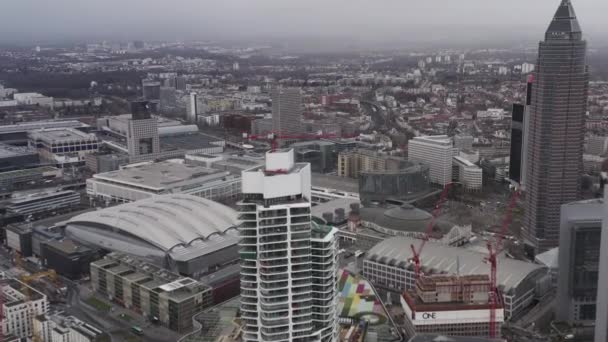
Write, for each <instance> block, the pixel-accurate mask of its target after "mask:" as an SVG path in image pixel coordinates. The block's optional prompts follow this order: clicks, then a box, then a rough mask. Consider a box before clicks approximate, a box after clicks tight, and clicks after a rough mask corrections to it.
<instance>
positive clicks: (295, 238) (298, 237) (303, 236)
mask: <svg viewBox="0 0 608 342" xmlns="http://www.w3.org/2000/svg"><path fill="white" fill-rule="evenodd" d="M298 240H306V241H310V233H309V232H302V233H293V232H292V233H291V241H298Z"/></svg>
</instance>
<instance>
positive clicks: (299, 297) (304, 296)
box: [291, 292, 312, 302]
mask: <svg viewBox="0 0 608 342" xmlns="http://www.w3.org/2000/svg"><path fill="white" fill-rule="evenodd" d="M291 300H292V301H293V302H304V301H309V300H312V295H311V294H310V292H308V293H303V294H299V295H293V296H291Z"/></svg>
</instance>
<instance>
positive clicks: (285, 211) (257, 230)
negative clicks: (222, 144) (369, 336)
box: [239, 150, 338, 342]
mask: <svg viewBox="0 0 608 342" xmlns="http://www.w3.org/2000/svg"><path fill="white" fill-rule="evenodd" d="M243 194H244V199H243V200H242V201H241V202H240V209H239V210H240V211H241V215H240V219H241V220H242V221H243V223H242V225H241V227H240V228H239V230H240V235H241V243H240V250H239V253H240V256H241V313H242V314H241V320H242V322H243V341H285V342H287V341H289V342H291V341H294V342H304V341H311V340H314V341H337V340H338V336H337V311H336V305H337V284H336V254H335V253H336V252H335V251H336V238H335V233H336V229H335V228H330V227H321V226H317V225H315V224H313V222H312V220H311V174H310V165H309V164H305V163H295V161H294V153H293V150H278V151H274V152H268V153H267V154H266V163H265V165H264V166H261V167H257V168H254V169H251V170H248V171H244V172H243Z"/></svg>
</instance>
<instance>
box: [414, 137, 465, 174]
mask: <svg viewBox="0 0 608 342" xmlns="http://www.w3.org/2000/svg"><path fill="white" fill-rule="evenodd" d="M452 145H453V143H452V139H451V138H450V137H448V136H447V135H434V136H424V137H415V138H414V139H411V140H410V141H409V142H408V158H409V159H410V160H412V161H418V162H422V163H425V164H427V165H429V167H430V173H429V176H430V181H431V183H435V184H439V185H442V186H443V185H446V184H448V183H451V182H452V157H453V156H454V147H453V146H452Z"/></svg>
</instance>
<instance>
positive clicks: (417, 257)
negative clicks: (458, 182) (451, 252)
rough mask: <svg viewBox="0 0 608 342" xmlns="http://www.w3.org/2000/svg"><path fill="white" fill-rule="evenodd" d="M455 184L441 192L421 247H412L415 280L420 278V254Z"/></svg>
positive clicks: (447, 185)
mask: <svg viewBox="0 0 608 342" xmlns="http://www.w3.org/2000/svg"><path fill="white" fill-rule="evenodd" d="M454 184H455V183H448V184H446V185H445V187H444V188H443V191H442V192H441V196H439V200H438V201H437V203H435V208H434V209H433V215H432V217H431V221H430V222H429V225H428V226H427V227H426V232H425V233H424V235H423V236H422V239H421V240H422V241H421V242H420V245H418V249H416V247H415V246H414V245H413V244H412V245H410V248H411V249H412V254H413V256H412V258H411V260H412V261H414V264H415V265H416V279H415V280H418V278H419V276H420V254H421V253H422V249H423V248H424V245H425V244H426V242H427V241H428V240H429V236H430V235H431V234H432V233H433V227H434V226H435V220H436V219H437V216H439V213H440V212H441V207H442V206H443V203H444V202H445V200H446V199H447V197H448V193H449V191H450V188H451V187H452V185H454Z"/></svg>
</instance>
